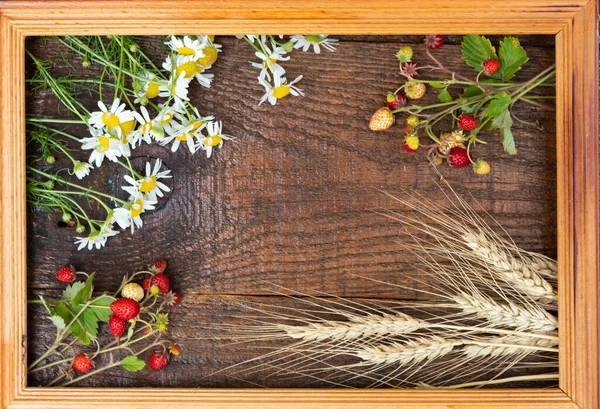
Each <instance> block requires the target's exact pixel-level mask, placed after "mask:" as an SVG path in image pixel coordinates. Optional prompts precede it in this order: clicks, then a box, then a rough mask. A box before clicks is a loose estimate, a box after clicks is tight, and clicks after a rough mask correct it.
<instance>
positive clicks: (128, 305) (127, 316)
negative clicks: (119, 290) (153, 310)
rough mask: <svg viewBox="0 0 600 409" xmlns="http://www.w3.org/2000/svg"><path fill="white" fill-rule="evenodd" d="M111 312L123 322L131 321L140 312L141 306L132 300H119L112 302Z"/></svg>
mask: <svg viewBox="0 0 600 409" xmlns="http://www.w3.org/2000/svg"><path fill="white" fill-rule="evenodd" d="M110 310H111V311H112V312H113V314H115V315H116V316H117V317H119V318H121V319H122V320H125V321H129V320H131V319H133V318H135V317H136V316H137V315H138V313H139V312H140V305H139V304H138V302H137V301H136V300H132V299H131V298H119V299H117V300H115V301H113V302H112V304H111V305H110Z"/></svg>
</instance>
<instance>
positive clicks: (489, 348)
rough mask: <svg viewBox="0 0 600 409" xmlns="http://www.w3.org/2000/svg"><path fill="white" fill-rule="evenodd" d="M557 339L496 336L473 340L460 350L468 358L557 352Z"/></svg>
mask: <svg viewBox="0 0 600 409" xmlns="http://www.w3.org/2000/svg"><path fill="white" fill-rule="evenodd" d="M556 345H558V341H555V340H549V339H541V338H524V337H516V336H510V335H509V336H506V337H496V338H490V339H487V340H484V341H479V342H477V341H473V342H472V343H470V344H468V345H465V346H464V347H463V348H462V350H461V352H463V353H464V354H465V355H467V356H468V357H470V358H478V357H484V356H485V357H487V356H489V357H492V358H497V357H499V356H506V355H515V354H522V355H529V354H532V353H535V352H539V351H546V352H558V351H557V350H556V349H555V348H553V347H555V346H556Z"/></svg>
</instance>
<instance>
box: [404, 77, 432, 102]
mask: <svg viewBox="0 0 600 409" xmlns="http://www.w3.org/2000/svg"><path fill="white" fill-rule="evenodd" d="M426 91H427V88H426V87H425V84H423V83H422V82H417V81H408V82H407V83H406V85H405V86H404V93H405V94H406V96H407V97H409V98H410V99H421V98H423V96H424V95H425V92H426Z"/></svg>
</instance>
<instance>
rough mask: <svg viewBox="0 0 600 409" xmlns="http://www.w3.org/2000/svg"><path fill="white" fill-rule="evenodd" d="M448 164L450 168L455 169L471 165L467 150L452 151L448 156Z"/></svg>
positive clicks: (456, 149)
mask: <svg viewBox="0 0 600 409" xmlns="http://www.w3.org/2000/svg"><path fill="white" fill-rule="evenodd" d="M448 163H449V164H450V166H452V167H454V168H464V167H465V166H467V165H469V163H471V161H470V160H469V154H468V152H467V150H466V149H465V148H461V147H458V146H456V147H454V148H452V149H450V153H449V154H448Z"/></svg>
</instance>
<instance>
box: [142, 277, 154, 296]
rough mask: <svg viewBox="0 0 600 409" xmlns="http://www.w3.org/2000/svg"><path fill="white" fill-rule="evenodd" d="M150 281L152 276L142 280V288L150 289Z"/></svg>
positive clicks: (146, 290)
mask: <svg viewBox="0 0 600 409" xmlns="http://www.w3.org/2000/svg"><path fill="white" fill-rule="evenodd" d="M150 281H152V277H146V278H144V281H143V282H142V288H143V289H144V291H145V292H148V290H149V289H150Z"/></svg>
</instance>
